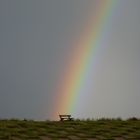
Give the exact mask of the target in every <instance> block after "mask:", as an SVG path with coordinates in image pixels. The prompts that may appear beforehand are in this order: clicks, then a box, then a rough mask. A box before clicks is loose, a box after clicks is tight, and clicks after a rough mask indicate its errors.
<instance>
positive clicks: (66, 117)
mask: <svg viewBox="0 0 140 140" xmlns="http://www.w3.org/2000/svg"><path fill="white" fill-rule="evenodd" d="M59 117H60V121H72V120H73V118H71V115H59Z"/></svg>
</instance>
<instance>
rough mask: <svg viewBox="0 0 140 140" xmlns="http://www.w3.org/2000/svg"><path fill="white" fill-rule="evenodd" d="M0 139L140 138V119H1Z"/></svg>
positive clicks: (85, 139)
mask: <svg viewBox="0 0 140 140" xmlns="http://www.w3.org/2000/svg"><path fill="white" fill-rule="evenodd" d="M0 140H140V120H139V119H129V120H125V121H124V120H121V119H100V120H75V121H65V122H60V121H32V120H14V119H13V120H0Z"/></svg>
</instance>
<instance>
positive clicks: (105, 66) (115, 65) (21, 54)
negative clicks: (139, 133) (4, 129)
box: [0, 0, 140, 120]
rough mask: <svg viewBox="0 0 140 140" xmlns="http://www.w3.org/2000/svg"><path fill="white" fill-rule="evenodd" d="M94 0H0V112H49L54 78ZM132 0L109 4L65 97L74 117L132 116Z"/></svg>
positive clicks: (136, 72)
mask: <svg viewBox="0 0 140 140" xmlns="http://www.w3.org/2000/svg"><path fill="white" fill-rule="evenodd" d="M99 1H100V2H99ZM98 2H99V3H100V4H101V3H102V2H103V0H1V1H0V118H19V119H23V118H28V119H35V120H46V119H53V117H54V116H52V114H54V111H56V110H57V103H58V102H60V103H61V102H64V100H65V98H64V97H61V96H59V95H60V93H59V91H58V93H57V89H58V87H57V86H58V85H59V83H63V82H62V81H63V79H65V77H66V74H65V73H67V74H68V72H67V71H66V70H67V69H66V68H67V67H68V66H69V61H70V60H73V53H74V52H75V49H76V47H77V46H76V45H74V44H77V43H79V42H82V39H81V38H83V36H84V31H85V30H86V28H87V27H88V25H89V22H90V21H93V20H92V18H93V15H94V16H95V13H96V11H98V10H97V9H98ZM139 5H140V1H139V0H117V3H116V6H114V8H113V10H111V11H110V12H112V15H111V18H110V19H108V21H107V23H106V26H105V27H104V38H103V39H104V42H103V43H101V45H100V46H99V47H98V51H97V52H96V53H95V54H93V57H91V59H94V64H93V65H91V66H90V67H89V69H88V70H87V75H88V76H87V79H86V80H85V81H84V85H83V87H81V89H80V90H81V92H80V93H79V94H78V97H77V98H76V100H75V103H70V104H74V111H73V112H72V113H71V115H72V116H74V117H75V118H101V117H110V118H112V117H121V118H129V117H134V116H136V117H140V110H139V107H140V55H139V53H140V38H139V37H140V8H139ZM99 11H100V9H99ZM96 14H97V15H98V13H96ZM93 19H95V18H93ZM93 28H94V22H93ZM91 30H92V29H91ZM101 33H102V32H101ZM80 39H81V40H80ZM99 41H100V39H99ZM81 47H83V46H81ZM77 56H78V52H77ZM94 56H95V57H94ZM81 76H82V75H81ZM73 80H74V78H73ZM64 86H65V85H64ZM58 112H59V110H58ZM65 113H68V114H69V110H66V112H65ZM57 117H58V116H55V117H54V118H57Z"/></svg>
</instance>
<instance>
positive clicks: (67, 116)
mask: <svg viewBox="0 0 140 140" xmlns="http://www.w3.org/2000/svg"><path fill="white" fill-rule="evenodd" d="M59 117H60V118H70V117H71V115H59Z"/></svg>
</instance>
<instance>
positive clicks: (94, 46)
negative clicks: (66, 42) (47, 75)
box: [53, 0, 117, 118]
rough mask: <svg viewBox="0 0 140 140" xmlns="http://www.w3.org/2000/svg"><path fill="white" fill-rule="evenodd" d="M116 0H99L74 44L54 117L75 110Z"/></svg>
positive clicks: (60, 84) (59, 91)
mask: <svg viewBox="0 0 140 140" xmlns="http://www.w3.org/2000/svg"><path fill="white" fill-rule="evenodd" d="M116 2H117V0H98V1H97V3H96V4H97V6H96V7H97V8H96V12H94V15H93V16H92V18H91V17H90V18H91V19H90V20H89V21H87V27H86V28H85V30H84V32H83V34H82V36H81V37H80V39H79V41H78V42H77V43H75V44H74V46H73V48H74V54H73V56H72V59H71V60H70V64H69V66H68V67H67V69H66V73H65V75H64V79H63V81H62V82H60V83H58V86H59V87H60V88H59V90H57V93H58V94H59V97H58V98H57V103H56V104H55V109H54V113H53V115H54V116H53V117H54V118H56V117H57V116H58V114H71V113H72V112H73V110H74V108H75V103H76V101H77V99H78V96H79V94H80V89H81V87H82V86H83V85H84V81H85V78H86V74H87V71H88V69H89V68H90V64H91V61H93V56H94V55H95V54H96V52H97V50H98V48H99V47H100V44H102V43H101V40H102V39H103V37H104V35H103V33H104V32H105V30H106V28H107V25H108V24H109V21H110V19H111V18H112V14H113V11H114V8H115V7H116ZM59 99H60V100H59Z"/></svg>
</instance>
